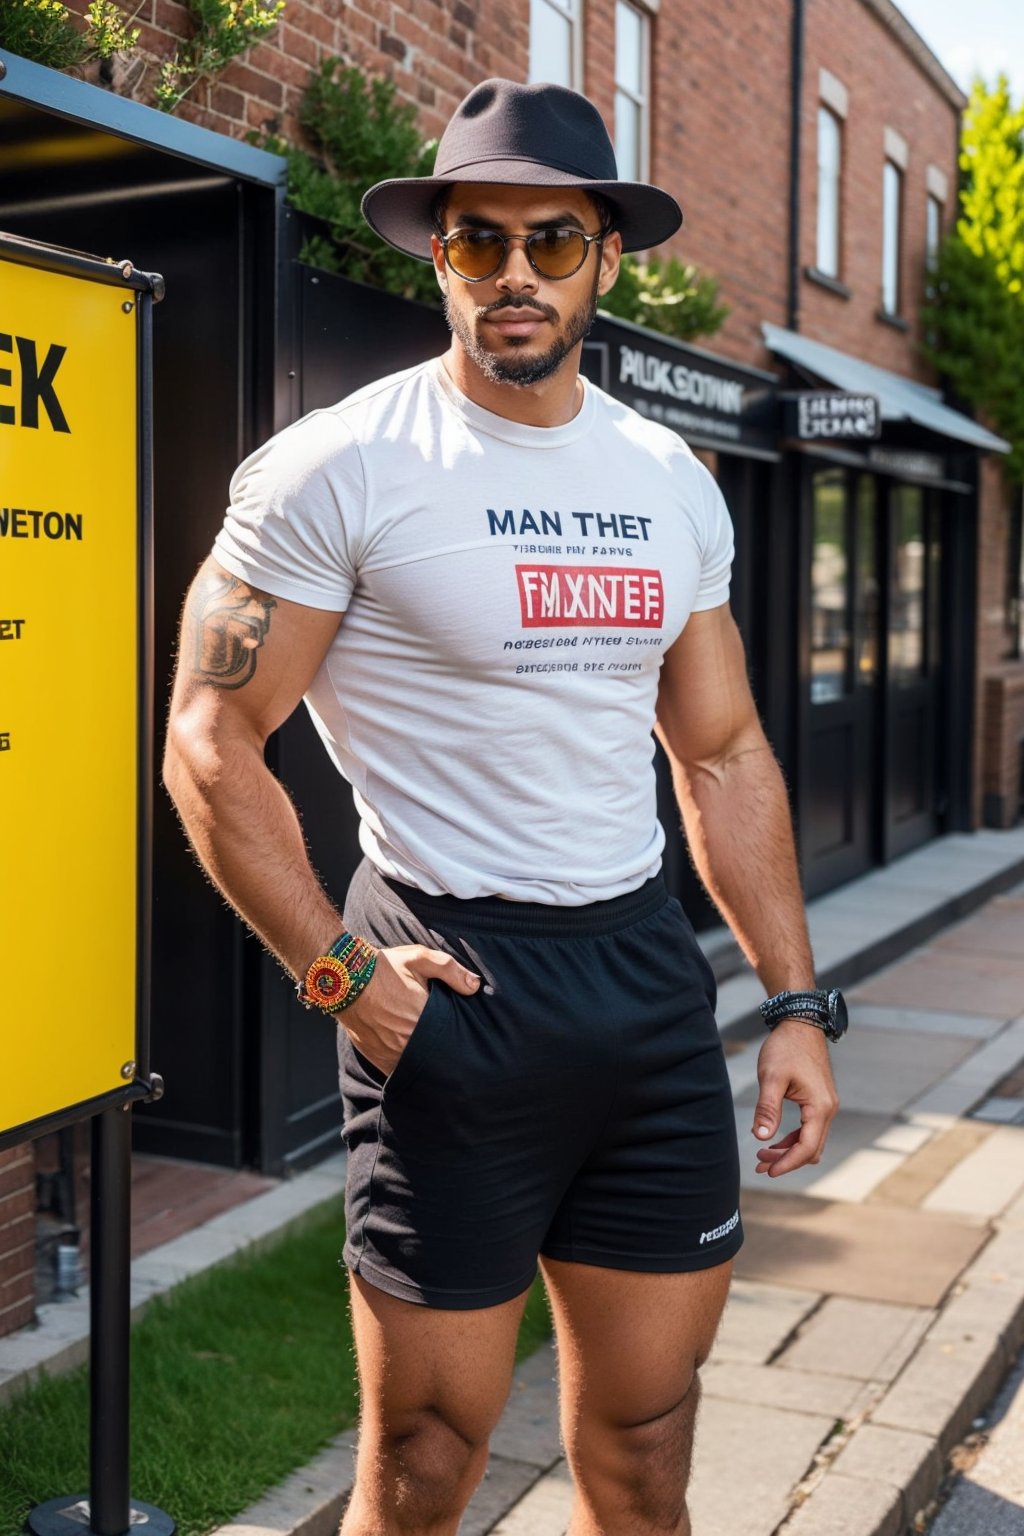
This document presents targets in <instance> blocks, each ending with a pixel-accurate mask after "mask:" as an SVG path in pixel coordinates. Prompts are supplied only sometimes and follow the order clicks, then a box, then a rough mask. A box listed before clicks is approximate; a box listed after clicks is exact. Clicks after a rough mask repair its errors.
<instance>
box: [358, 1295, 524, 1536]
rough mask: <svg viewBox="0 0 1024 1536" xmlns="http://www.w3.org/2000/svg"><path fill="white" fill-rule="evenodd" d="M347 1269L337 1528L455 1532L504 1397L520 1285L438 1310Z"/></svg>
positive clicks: (402, 1534)
mask: <svg viewBox="0 0 1024 1536" xmlns="http://www.w3.org/2000/svg"><path fill="white" fill-rule="evenodd" d="M350 1279H351V1286H352V1290H351V1295H352V1331H353V1335H354V1338H355V1344H356V1358H357V1361H358V1366H359V1389H360V1420H359V1447H358V1454H357V1457H356V1482H355V1487H354V1488H353V1490H352V1498H351V1500H350V1502H349V1506H348V1510H347V1511H346V1514H345V1518H344V1520H343V1521H342V1524H341V1530H340V1532H339V1536H455V1531H456V1529H457V1527H458V1523H459V1520H460V1518H461V1515H462V1512H463V1510H464V1509H465V1507H466V1505H467V1504H468V1503H469V1500H470V1497H471V1496H472V1493H473V1490H474V1488H475V1487H476V1485H477V1483H478V1482H479V1481H480V1479H481V1477H482V1476H483V1473H484V1468H485V1466H486V1464H487V1446H488V1440H489V1438H490V1434H491V1430H492V1429H493V1428H494V1426H495V1424H496V1423H497V1422H498V1419H499V1418H500V1416H501V1411H502V1409H503V1407H504V1406H505V1401H506V1399H507V1397H508V1393H509V1387H510V1385H511V1381H512V1368H513V1365H514V1363H515V1346H516V1335H517V1333H518V1329H519V1321H520V1318H521V1317H522V1315H523V1308H524V1306H525V1305H526V1292H524V1293H523V1294H522V1295H521V1296H517V1297H515V1299H514V1300H512V1301H507V1302H504V1303H502V1304H501V1305H500V1306H497V1307H484V1308H481V1309H480V1310H478V1311H468V1312H447V1311H441V1310H439V1309H436V1308H434V1307H423V1306H418V1305H417V1304H416V1303H415V1302H409V1301H400V1300H399V1299H398V1298H397V1297H394V1296H389V1295H387V1294H386V1292H384V1291H380V1290H378V1289H376V1287H374V1286H372V1285H367V1283H366V1282H365V1281H364V1280H361V1279H360V1278H359V1276H358V1275H354V1274H353V1275H351V1276H350Z"/></svg>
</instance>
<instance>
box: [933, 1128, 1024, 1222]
mask: <svg viewBox="0 0 1024 1536" xmlns="http://www.w3.org/2000/svg"><path fill="white" fill-rule="evenodd" d="M1022 1189H1024V1128H1022V1127H1018V1126H1013V1125H1007V1126H1000V1127H999V1129H998V1130H996V1131H994V1132H993V1134H992V1135H991V1136H990V1137H989V1138H988V1139H987V1140H986V1141H984V1142H983V1143H982V1144H981V1145H980V1146H979V1147H977V1148H976V1149H975V1151H973V1152H972V1153H971V1154H970V1155H969V1156H968V1157H965V1158H964V1159H963V1161H962V1162H960V1163H958V1164H957V1166H956V1167H955V1168H954V1169H952V1170H951V1172H950V1173H949V1174H947V1176H946V1178H944V1179H943V1181H942V1183H941V1184H939V1185H937V1186H936V1188H935V1189H933V1190H932V1191H931V1193H930V1194H929V1195H927V1196H926V1197H925V1199H924V1201H923V1208H924V1209H925V1210H926V1211H963V1212H965V1213H966V1214H967V1215H971V1216H978V1217H991V1216H997V1215H998V1214H999V1212H1000V1211H1002V1210H1005V1208H1006V1207H1007V1206H1008V1205H1011V1204H1012V1203H1013V1201H1014V1199H1015V1197H1016V1196H1017V1195H1018V1194H1019V1193H1020V1192H1021V1190H1022Z"/></svg>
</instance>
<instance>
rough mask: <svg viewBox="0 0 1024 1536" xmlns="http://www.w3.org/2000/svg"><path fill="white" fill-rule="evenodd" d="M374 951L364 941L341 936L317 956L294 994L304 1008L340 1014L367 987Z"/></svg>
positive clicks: (375, 952)
mask: <svg viewBox="0 0 1024 1536" xmlns="http://www.w3.org/2000/svg"><path fill="white" fill-rule="evenodd" d="M377 953H378V952H377V950H376V948H375V947H374V945H372V944H371V943H370V942H369V940H368V939H360V938H359V937H357V935H356V934H354V933H343V934H341V935H340V936H339V937H338V938H337V939H335V941H334V943H333V944H332V945H331V947H330V949H329V950H328V951H327V953H326V954H325V955H318V956H317V958H316V959H315V960H314V961H313V964H312V965H311V966H310V967H309V970H308V971H307V972H306V974H305V976H304V977H303V978H302V980H301V981H299V982H296V985H295V995H296V997H297V998H298V1000H299V1002H300V1003H301V1004H302V1006H303V1007H304V1008H318V1009H319V1010H320V1012H321V1013H340V1012H341V1011H342V1009H343V1008H347V1007H348V1006H349V1004H350V1003H354V1002H355V1000H356V998H357V997H358V996H359V994H360V993H361V992H362V991H363V990H364V989H365V988H366V987H367V986H368V985H369V982H370V978H371V977H372V975H373V973H374V970H375V969H376V966H377Z"/></svg>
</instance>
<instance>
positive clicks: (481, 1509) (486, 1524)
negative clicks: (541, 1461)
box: [332, 1454, 565, 1536]
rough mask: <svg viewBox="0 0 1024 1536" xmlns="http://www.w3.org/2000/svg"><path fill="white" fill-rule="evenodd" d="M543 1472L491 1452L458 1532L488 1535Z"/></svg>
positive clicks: (560, 1526) (558, 1525) (465, 1535)
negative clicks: (481, 1478)
mask: <svg viewBox="0 0 1024 1536" xmlns="http://www.w3.org/2000/svg"><path fill="white" fill-rule="evenodd" d="M541 1476H543V1474H542V1473H540V1472H539V1471H538V1469H537V1468H536V1467H535V1466H534V1465H533V1464H532V1463H529V1462H525V1461H509V1460H508V1459H507V1458H506V1457H504V1456H495V1455H493V1454H492V1456H491V1458H490V1460H489V1461H488V1463H487V1470H486V1472H485V1473H484V1475H483V1480H482V1481H481V1483H480V1485H479V1487H478V1488H477V1490H476V1492H475V1493H474V1494H473V1497H472V1498H471V1499H470V1501H469V1505H468V1507H467V1509H466V1512H465V1514H464V1515H463V1517H462V1519H461V1521H460V1522H459V1536H487V1533H488V1532H489V1531H492V1530H494V1528H495V1522H496V1521H498V1520H500V1519H501V1517H502V1516H503V1515H504V1514H506V1513H507V1512H508V1511H509V1510H511V1509H513V1508H514V1507H515V1505H516V1504H517V1503H518V1502H519V1500H520V1499H521V1498H522V1497H523V1496H524V1494H526V1493H528V1492H529V1490H530V1489H531V1488H532V1487H533V1485H534V1484H535V1483H536V1482H537V1479H538V1478H539V1477H541ZM564 1528H565V1527H564V1525H563V1524H561V1523H556V1524H555V1525H553V1526H550V1527H549V1532H552V1533H554V1532H559V1531H561V1530H564ZM332 1536H333V1533H332Z"/></svg>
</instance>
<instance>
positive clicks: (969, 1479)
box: [931, 1360, 1024, 1536]
mask: <svg viewBox="0 0 1024 1536" xmlns="http://www.w3.org/2000/svg"><path fill="white" fill-rule="evenodd" d="M986 1417H987V1419H988V1421H989V1424H990V1425H991V1426H992V1427H991V1429H990V1430H989V1435H988V1443H987V1445H986V1446H985V1448H984V1450H983V1451H982V1452H981V1455H980V1456H979V1457H978V1459H977V1461H975V1462H974V1464H973V1465H972V1466H971V1468H970V1469H969V1471H967V1472H966V1473H965V1474H964V1475H963V1476H962V1477H961V1478H960V1479H959V1480H958V1482H957V1483H956V1485H955V1486H954V1488H953V1491H952V1493H951V1495H950V1497H949V1500H948V1502H947V1503H946V1504H945V1505H944V1506H943V1508H942V1509H941V1510H940V1511H939V1514H938V1516H937V1518H936V1520H935V1524H934V1525H933V1526H932V1528H931V1536H1020V1532H1021V1527H1022V1525H1024V1518H1022V1510H1024V1456H1022V1455H1021V1447H1022V1446H1024V1360H1021V1361H1019V1362H1018V1364H1017V1367H1016V1369H1015V1370H1014V1371H1013V1372H1012V1373H1011V1375H1010V1377H1009V1378H1008V1380H1007V1381H1006V1383H1005V1384H1004V1386H1003V1388H1002V1389H1001V1391H1000V1393H999V1396H998V1398H997V1399H996V1401H995V1403H993V1405H992V1408H991V1410H990V1412H989V1413H988V1414H987V1416H986Z"/></svg>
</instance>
